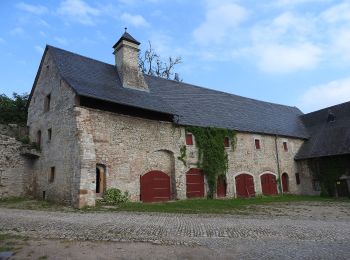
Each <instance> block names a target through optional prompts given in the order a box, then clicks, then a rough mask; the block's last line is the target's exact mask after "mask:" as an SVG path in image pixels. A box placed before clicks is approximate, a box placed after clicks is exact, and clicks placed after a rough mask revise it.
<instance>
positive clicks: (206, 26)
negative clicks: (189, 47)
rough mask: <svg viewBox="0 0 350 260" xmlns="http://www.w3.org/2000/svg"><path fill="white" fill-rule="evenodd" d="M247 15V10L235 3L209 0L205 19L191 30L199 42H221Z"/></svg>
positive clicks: (230, 34)
mask: <svg viewBox="0 0 350 260" xmlns="http://www.w3.org/2000/svg"><path fill="white" fill-rule="evenodd" d="M247 16H248V12H247V10H246V9H245V8H244V7H242V6H240V5H238V4H235V3H230V2H218V1H217V2H216V4H214V2H209V4H208V9H207V12H206V19H205V21H204V22H203V23H202V24H201V25H199V27H198V28H196V29H195V30H194V31H193V35H194V38H195V39H196V41H198V42H199V43H202V44H203V43H206V44H212V43H213V41H214V42H216V43H221V42H223V41H224V40H225V38H227V36H233V35H232V31H231V30H232V29H233V28H235V27H237V26H238V25H240V24H241V23H242V22H243V21H244V20H245V19H246V18H247Z"/></svg>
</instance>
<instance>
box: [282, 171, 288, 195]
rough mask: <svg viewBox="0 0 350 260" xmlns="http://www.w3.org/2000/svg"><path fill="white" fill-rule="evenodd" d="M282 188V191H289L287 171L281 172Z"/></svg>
mask: <svg viewBox="0 0 350 260" xmlns="http://www.w3.org/2000/svg"><path fill="white" fill-rule="evenodd" d="M282 188H283V192H289V177H288V174H287V173H283V174H282Z"/></svg>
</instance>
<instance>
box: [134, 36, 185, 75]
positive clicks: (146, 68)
mask: <svg viewBox="0 0 350 260" xmlns="http://www.w3.org/2000/svg"><path fill="white" fill-rule="evenodd" d="M148 44H149V48H148V49H147V50H146V51H145V52H144V54H143V55H139V68H140V70H141V71H142V72H143V73H145V74H148V75H152V76H157V77H160V78H165V79H170V78H171V76H172V75H174V72H173V70H174V67H175V66H176V65H177V64H180V63H181V62H182V60H181V57H180V56H178V57H176V58H173V57H169V58H168V60H167V61H166V62H163V61H162V59H161V57H160V55H159V54H158V53H156V51H155V50H154V49H153V48H152V44H151V42H150V41H149V42H148ZM174 80H178V81H180V79H179V76H178V74H177V73H175V76H174Z"/></svg>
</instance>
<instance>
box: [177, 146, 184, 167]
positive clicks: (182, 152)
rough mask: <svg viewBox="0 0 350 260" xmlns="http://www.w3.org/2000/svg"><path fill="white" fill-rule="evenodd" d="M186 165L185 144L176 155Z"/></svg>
mask: <svg viewBox="0 0 350 260" xmlns="http://www.w3.org/2000/svg"><path fill="white" fill-rule="evenodd" d="M177 159H178V160H180V161H181V162H182V163H183V164H184V165H185V166H186V145H183V146H181V148H180V156H178V157H177Z"/></svg>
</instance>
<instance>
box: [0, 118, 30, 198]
mask: <svg viewBox="0 0 350 260" xmlns="http://www.w3.org/2000/svg"><path fill="white" fill-rule="evenodd" d="M18 135H25V128H20V127H17V126H16V125H9V126H7V125H0V151H1V152H0V198H7V197H19V196H25V195H28V194H29V193H30V191H31V189H32V185H31V184H32V182H31V176H32V175H31V174H32V171H31V162H30V160H28V159H27V158H26V157H24V156H22V155H21V147H22V145H23V144H22V143H21V142H20V141H17V140H16V138H15V136H18Z"/></svg>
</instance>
